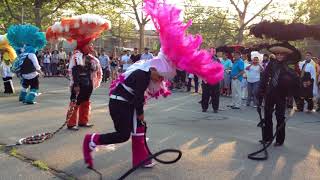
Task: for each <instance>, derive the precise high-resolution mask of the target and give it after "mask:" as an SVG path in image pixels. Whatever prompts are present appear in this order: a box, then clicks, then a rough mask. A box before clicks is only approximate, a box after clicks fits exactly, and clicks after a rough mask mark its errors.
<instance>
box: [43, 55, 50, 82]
mask: <svg viewBox="0 0 320 180" xmlns="http://www.w3.org/2000/svg"><path fill="white" fill-rule="evenodd" d="M50 63H51V54H50V52H49V50H46V52H45V53H44V55H43V66H44V70H45V71H44V74H45V76H47V77H49V76H51V66H50Z"/></svg>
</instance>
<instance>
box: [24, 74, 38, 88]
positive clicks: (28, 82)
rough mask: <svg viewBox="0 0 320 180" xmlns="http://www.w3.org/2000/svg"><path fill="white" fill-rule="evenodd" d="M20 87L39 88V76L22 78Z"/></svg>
mask: <svg viewBox="0 0 320 180" xmlns="http://www.w3.org/2000/svg"><path fill="white" fill-rule="evenodd" d="M21 84H22V87H23V88H25V89H28V88H29V87H30V89H39V76H36V77H35V78H33V79H22V83H21Z"/></svg>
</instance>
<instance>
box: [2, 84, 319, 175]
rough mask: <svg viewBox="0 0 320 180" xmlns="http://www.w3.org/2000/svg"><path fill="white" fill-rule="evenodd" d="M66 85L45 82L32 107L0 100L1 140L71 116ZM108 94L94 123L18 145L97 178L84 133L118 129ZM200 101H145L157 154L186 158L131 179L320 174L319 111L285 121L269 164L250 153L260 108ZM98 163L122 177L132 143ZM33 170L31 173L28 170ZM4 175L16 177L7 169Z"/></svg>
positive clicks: (183, 97) (101, 94)
mask: <svg viewBox="0 0 320 180" xmlns="http://www.w3.org/2000/svg"><path fill="white" fill-rule="evenodd" d="M67 84H68V82H67V80H65V79H62V78H60V79H59V78H47V79H43V80H42V84H41V87H42V89H41V92H42V93H43V94H42V95H41V96H40V97H39V99H38V102H39V103H38V104H37V105H34V106H24V105H22V104H19V103H17V102H16V97H5V98H1V103H0V122H1V126H0V143H13V142H15V141H16V140H17V139H18V138H19V137H24V136H28V135H32V134H34V133H40V132H43V131H51V130H54V129H55V128H57V127H59V126H60V125H61V124H62V123H63V121H64V119H65V114H66V108H67V103H68V96H69V93H68V88H67ZM106 93H107V85H105V84H104V85H103V86H102V87H101V88H100V89H98V90H97V91H95V92H94V95H93V111H92V122H93V123H94V124H95V126H94V128H92V129H89V130H88V129H81V130H80V131H79V132H70V131H67V130H63V131H62V132H61V133H60V134H58V135H57V136H56V137H55V138H54V139H52V140H50V141H48V142H45V143H43V144H39V145H33V146H21V147H18V152H19V153H21V154H23V155H24V156H27V157H30V158H32V159H38V160H41V161H43V162H45V163H47V164H48V165H49V167H52V168H54V169H57V170H61V171H64V172H66V173H68V174H72V175H73V176H74V177H76V178H78V179H96V178H97V175H96V174H94V173H92V172H91V171H89V170H87V169H86V168H85V166H84V163H83V160H82V153H81V143H82V139H83V137H84V135H85V134H86V133H89V132H100V133H105V132H112V131H113V124H112V120H111V119H110V117H109V115H108V111H107V103H108V99H107V96H106ZM199 99H200V96H199V95H198V94H190V93H174V94H173V95H172V96H171V97H169V98H167V99H161V100H158V101H150V102H148V105H147V106H146V108H145V109H146V115H145V118H146V120H147V121H148V122H149V126H150V127H149V134H148V136H149V138H150V140H149V144H150V147H151V149H152V151H158V150H161V149H164V148H178V149H181V150H182V151H183V157H182V159H181V160H180V161H179V162H178V163H176V164H174V165H161V164H158V165H157V166H156V167H155V168H153V169H148V170H145V169H144V170H138V171H137V172H135V173H134V174H133V175H132V176H130V178H128V179H155V180H157V179H174V180H180V179H181V180H194V179H203V180H212V179H217V180H220V179H225V180H229V179H236V180H250V179H252V180H253V179H254V180H269V179H293V180H319V179H320V140H319V138H320V131H319V129H320V122H319V121H320V120H319V117H320V114H317V113H312V114H306V113H296V114H295V115H294V117H293V118H292V119H290V121H289V122H288V126H287V139H286V142H285V145H284V146H283V147H280V148H279V147H278V148H275V147H271V148H270V150H269V153H270V159H269V160H268V161H264V162H255V161H251V160H248V159H247V157H246V156H247V154H248V153H250V152H252V151H255V150H257V148H259V147H260V146H259V144H258V142H257V140H258V139H260V130H259V129H258V128H257V127H256V124H257V121H258V120H257V115H256V112H255V110H254V109H253V108H250V107H248V108H247V107H244V108H243V109H241V110H230V109H228V108H227V107H226V105H227V104H229V103H230V100H231V99H229V98H221V109H224V111H220V112H219V114H214V113H212V112H211V111H208V112H207V113H202V112H201V111H200V110H201V108H200V106H199V104H198V103H197V102H198V101H199ZM169 157H170V156H169V155H168V156H164V157H163V158H169ZM2 161H6V160H5V159H0V163H1V164H2V163H3V162H2ZM95 167H96V168H97V169H98V170H99V171H100V172H101V173H102V174H103V177H104V179H108V180H109V179H117V178H118V177H120V176H121V174H123V173H124V172H125V171H126V170H128V169H129V168H130V167H131V142H130V141H129V142H127V143H124V144H120V145H116V146H115V149H111V148H106V147H104V148H101V149H100V151H99V152H97V153H95ZM2 171H4V169H3V166H0V173H1V172H2ZM11 173H12V176H11ZM30 173H32V174H33V171H32V170H31V169H30ZM1 174H2V173H1ZM6 177H17V175H16V174H15V173H14V172H10V173H6ZM48 178H50V177H48Z"/></svg>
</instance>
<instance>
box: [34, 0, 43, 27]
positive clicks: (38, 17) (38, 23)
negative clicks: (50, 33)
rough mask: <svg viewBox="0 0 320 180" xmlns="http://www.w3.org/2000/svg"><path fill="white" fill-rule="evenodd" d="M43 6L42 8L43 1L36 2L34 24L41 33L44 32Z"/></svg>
mask: <svg viewBox="0 0 320 180" xmlns="http://www.w3.org/2000/svg"><path fill="white" fill-rule="evenodd" d="M41 6H42V3H41V1H35V4H34V22H35V24H36V26H37V27H38V28H39V29H40V31H41V30H42V26H41V21H42V19H41V14H40V10H41Z"/></svg>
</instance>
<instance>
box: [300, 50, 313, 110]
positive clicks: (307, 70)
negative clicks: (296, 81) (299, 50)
mask: <svg viewBox="0 0 320 180" xmlns="http://www.w3.org/2000/svg"><path fill="white" fill-rule="evenodd" d="M305 58H306V60H304V61H301V62H299V68H300V70H301V75H300V77H301V80H302V84H301V86H302V89H307V88H311V89H312V92H313V93H312V95H313V96H315V97H316V96H317V93H318V86H317V84H316V83H315V82H316V68H315V66H314V65H313V64H312V63H311V58H312V53H311V52H307V53H306V55H305ZM305 75H307V77H304V76H305ZM310 81H312V84H310V83H309V82H310ZM313 96H312V97H311V98H310V94H309V93H308V92H303V91H302V92H301V96H300V100H299V101H300V102H298V104H297V106H298V107H297V109H298V111H300V112H302V111H303V109H304V101H305V100H306V101H307V102H308V111H309V112H310V111H312V109H313V100H312V98H313Z"/></svg>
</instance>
